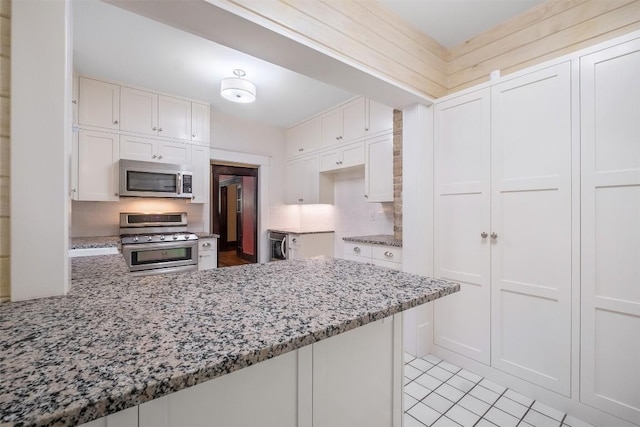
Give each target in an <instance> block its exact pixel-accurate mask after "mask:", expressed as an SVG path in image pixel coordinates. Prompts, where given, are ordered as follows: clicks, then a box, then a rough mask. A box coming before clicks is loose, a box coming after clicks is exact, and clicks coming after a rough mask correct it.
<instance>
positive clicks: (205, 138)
mask: <svg viewBox="0 0 640 427" xmlns="http://www.w3.org/2000/svg"><path fill="white" fill-rule="evenodd" d="M210 129H211V122H210V119H209V104H200V103H199V102H193V103H191V140H192V141H193V142H198V143H199V142H201V143H204V144H207V145H208V144H209V141H210Z"/></svg>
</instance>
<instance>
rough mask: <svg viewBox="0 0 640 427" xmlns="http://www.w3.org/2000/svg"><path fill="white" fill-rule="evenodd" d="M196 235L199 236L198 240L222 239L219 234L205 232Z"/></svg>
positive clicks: (198, 232)
mask: <svg viewBox="0 0 640 427" xmlns="http://www.w3.org/2000/svg"><path fill="white" fill-rule="evenodd" d="M194 234H195V235H196V236H198V239H219V238H220V235H219V234H214V233H205V232H204V231H197V232H195V233H194Z"/></svg>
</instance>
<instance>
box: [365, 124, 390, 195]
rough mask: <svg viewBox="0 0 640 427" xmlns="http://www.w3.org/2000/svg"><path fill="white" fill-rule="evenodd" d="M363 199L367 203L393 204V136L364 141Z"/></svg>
mask: <svg viewBox="0 0 640 427" xmlns="http://www.w3.org/2000/svg"><path fill="white" fill-rule="evenodd" d="M364 187H365V188H364V197H365V199H366V200H367V201H368V202H393V135H392V134H388V135H383V136H380V137H376V138H373V139H371V140H367V141H366V158H365V166H364Z"/></svg>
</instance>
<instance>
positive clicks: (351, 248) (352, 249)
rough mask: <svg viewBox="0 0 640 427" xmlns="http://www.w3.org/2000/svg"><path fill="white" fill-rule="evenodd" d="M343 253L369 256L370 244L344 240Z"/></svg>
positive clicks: (363, 256)
mask: <svg viewBox="0 0 640 427" xmlns="http://www.w3.org/2000/svg"><path fill="white" fill-rule="evenodd" d="M344 254H345V255H351V256H355V257H362V258H371V245H367V244H362V243H350V242H345V243H344Z"/></svg>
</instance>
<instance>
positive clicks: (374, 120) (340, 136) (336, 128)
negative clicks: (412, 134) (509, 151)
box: [287, 98, 393, 158]
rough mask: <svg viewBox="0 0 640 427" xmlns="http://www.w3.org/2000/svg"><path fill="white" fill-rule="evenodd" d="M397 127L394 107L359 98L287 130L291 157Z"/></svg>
mask: <svg viewBox="0 0 640 427" xmlns="http://www.w3.org/2000/svg"><path fill="white" fill-rule="evenodd" d="M392 129H393V109H392V108H390V107H387V106H385V105H382V104H379V103H377V102H374V101H371V100H369V99H366V98H356V99H354V100H352V101H350V102H348V103H346V104H344V105H340V106H338V107H336V108H333V109H331V110H329V111H327V112H325V113H324V114H322V115H320V116H317V117H314V118H313V119H310V120H307V121H305V122H303V123H301V124H299V125H297V126H294V127H291V128H289V129H288V130H287V157H288V158H292V157H296V156H302V155H305V154H309V153H311V152H313V151H314V150H325V149H335V148H336V147H338V146H339V145H341V144H348V143H351V142H356V141H359V140H362V139H365V138H367V137H373V136H376V135H378V134H381V133H385V132H389V131H391V130H392Z"/></svg>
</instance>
